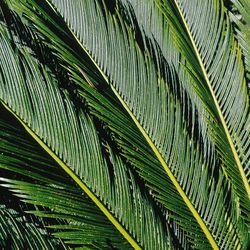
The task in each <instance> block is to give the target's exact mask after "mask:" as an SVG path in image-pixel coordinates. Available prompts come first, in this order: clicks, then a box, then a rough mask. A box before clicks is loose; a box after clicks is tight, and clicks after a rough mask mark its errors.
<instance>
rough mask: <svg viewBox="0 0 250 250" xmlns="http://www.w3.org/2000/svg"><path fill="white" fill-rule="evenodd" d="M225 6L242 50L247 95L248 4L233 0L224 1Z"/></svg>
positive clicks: (249, 74)
mask: <svg viewBox="0 0 250 250" xmlns="http://www.w3.org/2000/svg"><path fill="white" fill-rule="evenodd" d="M225 5H226V6H225V7H226V8H227V9H228V12H229V18H230V20H231V22H232V23H233V28H234V30H235V36H236V39H237V40H238V42H239V45H240V46H241V49H242V54H243V61H244V63H245V69H246V80H247V83H248V93H250V42H249V41H250V32H249V31H250V3H249V1H246V0H241V1H235V0H233V1H229V2H226V1H225Z"/></svg>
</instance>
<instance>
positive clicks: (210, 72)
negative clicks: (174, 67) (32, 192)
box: [161, 1, 250, 224]
mask: <svg viewBox="0 0 250 250" xmlns="http://www.w3.org/2000/svg"><path fill="white" fill-rule="evenodd" d="M161 2H162V3H161V4H162V5H161V8H162V10H163V12H164V14H165V16H166V18H167V20H168V22H170V23H171V25H172V30H173V34H174V35H175V36H176V41H179V42H178V45H179V47H180V49H181V50H182V53H183V54H184V55H185V57H186V60H187V61H188V63H189V66H190V69H189V70H190V71H191V72H192V74H193V75H194V77H196V78H197V79H198V80H199V81H200V84H197V85H196V86H194V88H195V91H196V92H197V93H198V95H199V96H200V98H201V99H202V101H203V102H204V105H205V107H206V108H207V109H208V110H209V112H210V113H211V115H212V116H213V119H214V122H213V123H211V127H212V128H211V129H210V131H211V132H210V133H212V136H213V138H214V141H215V143H216V145H217V148H218V152H219V154H220V155H221V159H222V161H223V162H224V163H225V166H224V167H223V169H224V170H225V171H226V174H227V175H228V176H229V178H230V180H231V181H232V184H233V188H234V189H235V191H236V192H237V194H238V196H239V197H240V204H241V208H242V209H243V211H244V213H246V214H248V213H249V208H250V203H249V199H250V186H249V164H250V161H249V153H250V152H249V142H250V141H249V126H248V125H249V122H250V120H249V119H250V118H249V107H248V105H249V96H248V91H247V85H246V80H245V77H244V67H243V64H242V61H241V51H240V49H239V45H238V44H237V43H236V42H235V41H234V37H233V34H232V27H231V26H230V23H229V17H228V15H227V13H226V12H225V8H224V6H223V4H222V2H221V1H211V2H206V3H201V1H192V2H191V4H190V5H189V4H187V3H185V2H184V1H173V2H171V3H170V2H165V1H161ZM208 13H211V15H208ZM197 23H199V26H197ZM176 27H178V29H176ZM200 27H205V28H204V29H202V28H200ZM184 41H185V44H184ZM189 66H187V67H189ZM248 224H249V223H248Z"/></svg>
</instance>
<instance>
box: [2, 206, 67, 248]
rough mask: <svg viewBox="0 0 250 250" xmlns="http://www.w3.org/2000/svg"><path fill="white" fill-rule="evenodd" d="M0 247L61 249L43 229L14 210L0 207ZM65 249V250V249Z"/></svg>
mask: <svg viewBox="0 0 250 250" xmlns="http://www.w3.org/2000/svg"><path fill="white" fill-rule="evenodd" d="M0 222H1V227H0V247H1V249H13V250H14V249H27V248H28V249H32V250H33V249H34V250H35V249H38V248H39V249H48V250H52V249H59V248H60V249H61V248H62V247H63V245H59V244H58V242H56V241H55V240H54V241H53V240H52V239H51V238H50V237H49V236H48V232H47V231H46V230H45V229H44V228H38V227H37V225H36V224H35V223H32V222H31V221H29V220H28V219H27V215H26V216H25V215H24V214H20V213H18V212H17V211H15V210H14V209H10V208H7V207H6V206H5V205H3V204H1V205H0ZM65 249H66V248H65Z"/></svg>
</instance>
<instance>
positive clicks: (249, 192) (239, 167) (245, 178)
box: [174, 0, 250, 200]
mask: <svg viewBox="0 0 250 250" xmlns="http://www.w3.org/2000/svg"><path fill="white" fill-rule="evenodd" d="M174 1H175V4H176V6H177V8H178V11H179V14H180V16H181V18H182V20H183V23H184V25H185V28H186V31H187V32H188V35H189V38H190V40H191V43H192V45H193V48H194V50H195V53H196V56H197V59H198V61H199V64H200V66H201V69H202V72H203V75H204V77H205V80H206V82H207V85H208V88H209V91H210V93H211V95H212V98H213V100H214V104H215V107H216V109H217V111H218V115H219V117H220V121H221V123H222V126H223V129H224V132H225V134H226V137H227V140H228V143H229V145H230V148H231V150H232V153H233V156H234V159H235V162H236V165H237V166H238V169H239V172H240V175H241V178H242V181H243V184H244V187H245V189H246V192H247V194H248V198H249V200H250V185H249V184H248V181H247V177H246V175H245V172H244V168H243V166H242V164H241V161H240V158H239V155H238V153H237V151H236V148H235V146H234V143H233V140H232V138H231V135H230V133H229V130H228V127H227V124H226V121H225V119H224V116H223V114H222V111H221V108H220V105H219V103H218V101H217V98H216V96H215V93H214V90H213V88H212V84H211V82H210V80H209V77H208V75H207V71H206V69H205V66H204V64H203V61H202V58H201V56H200V53H199V51H198V48H197V46H196V43H195V41H194V39H193V36H192V33H191V31H190V29H189V26H188V24H187V22H186V19H185V17H184V15H183V13H182V11H181V8H180V6H179V3H178V1H177V0H174Z"/></svg>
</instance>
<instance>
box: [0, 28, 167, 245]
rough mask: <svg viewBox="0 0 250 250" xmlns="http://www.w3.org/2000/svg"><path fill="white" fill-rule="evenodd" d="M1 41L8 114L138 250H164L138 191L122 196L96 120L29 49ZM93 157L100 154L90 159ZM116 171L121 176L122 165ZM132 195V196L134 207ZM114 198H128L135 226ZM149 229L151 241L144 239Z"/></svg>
mask: <svg viewBox="0 0 250 250" xmlns="http://www.w3.org/2000/svg"><path fill="white" fill-rule="evenodd" d="M0 41H1V55H2V56H1V63H0V65H1V72H2V74H1V81H2V84H1V91H0V95H1V96H0V98H1V100H2V103H3V104H4V106H5V108H6V109H7V110H8V111H9V112H11V113H12V114H14V115H15V117H16V119H17V120H18V121H19V122H20V123H21V124H22V125H23V126H24V127H25V129H26V130H27V131H28V133H29V134H30V135H31V136H32V137H33V138H34V139H35V140H36V141H37V142H38V143H39V144H40V146H41V147H43V148H44V149H45V151H46V152H47V154H48V155H50V156H51V157H52V158H53V159H54V160H56V162H57V163H58V164H59V165H60V166H61V167H62V168H63V169H64V171H65V172H67V173H68V175H69V176H70V177H71V178H72V179H73V180H74V181H75V182H76V183H77V184H78V185H79V186H80V187H81V188H82V189H83V191H84V192H85V193H86V194H87V195H88V196H89V197H90V198H91V199H92V200H93V201H94V203H95V204H96V205H97V206H98V207H99V209H100V210H101V211H102V212H103V213H104V214H105V215H106V216H107V218H108V219H109V220H110V221H111V222H112V223H113V224H114V226H115V227H116V228H117V229H118V231H119V232H120V233H121V234H122V235H123V236H124V237H125V238H126V240H127V241H128V242H129V243H130V244H131V245H132V246H133V247H134V248H137V249H140V248H141V246H143V247H144V248H146V249H152V247H153V249H159V248H162V247H163V246H166V244H167V243H166V242H167V238H166V237H167V234H166V232H165V231H164V228H163V225H162V223H161V221H160V218H159V216H158V215H156V213H155V212H154V210H153V209H152V208H151V204H150V202H149V201H147V200H144V199H143V198H142V197H143V196H140V195H139V194H138V193H136V194H135V193H134V192H136V190H134V187H135V186H133V185H127V188H128V189H127V188H126V189H125V186H124V187H123V188H124V189H123V190H121V189H119V187H118V186H117V183H118V179H116V180H117V183H115V182H114V183H113V182H112V179H111V176H110V171H111V170H110V169H109V166H108V163H107V161H106V160H105V158H103V157H102V152H101V144H100V142H99V140H98V136H97V134H96V131H95V127H94V125H93V122H92V120H91V118H90V117H89V116H88V115H85V114H84V113H83V112H82V111H81V110H76V109H75V107H74V106H73V105H72V102H71V101H70V100H69V98H68V96H67V95H68V94H67V92H65V91H63V90H61V89H60V88H59V87H58V84H57V82H56V79H54V78H53V76H52V75H51V74H49V73H48V69H47V68H46V69H45V68H44V67H43V66H42V65H41V64H39V63H38V61H37V60H35V59H34V58H33V57H32V56H31V55H30V51H29V50H28V49H27V48H25V47H23V46H19V47H15V48H14V49H13V48H12V47H11V43H10V38H9V37H8V33H7V32H6V30H5V28H4V27H3V26H2V27H1V40H0ZM9 68H11V69H12V71H11V72H10V71H9V70H8V69H9ZM69 124H71V126H69ZM92 151H93V152H95V153H94V154H93V153H91V154H90V152H92ZM116 167H117V171H121V167H122V164H117V166H116ZM112 171H114V169H113V170H112ZM117 178H118V177H117ZM119 178H124V176H121V177H119ZM120 181H123V180H122V179H121V180H120ZM130 181H131V179H130ZM137 191H138V190H137ZM128 193H130V194H131V202H130V201H129V200H128V198H129V197H127V194H128ZM113 195H115V197H116V196H117V195H118V196H119V197H120V198H121V197H124V198H123V199H122V198H121V199H122V200H124V203H122V204H120V203H119V205H127V207H125V208H123V210H122V211H129V209H130V211H131V210H133V211H134V212H133V215H134V216H133V218H132V220H131V218H130V217H129V214H127V213H122V211H116V210H115V209H116V208H117V207H118V202H119V200H117V199H115V197H114V196H113ZM140 197H141V198H140ZM147 211H148V212H147ZM136 218H137V219H138V220H137V219H136ZM130 223H132V224H130ZM146 228H147V230H148V233H149V234H150V235H151V237H150V238H148V237H147V235H146V234H145V233H144V231H145V230H146Z"/></svg>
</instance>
